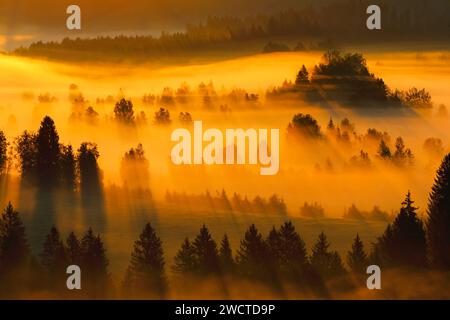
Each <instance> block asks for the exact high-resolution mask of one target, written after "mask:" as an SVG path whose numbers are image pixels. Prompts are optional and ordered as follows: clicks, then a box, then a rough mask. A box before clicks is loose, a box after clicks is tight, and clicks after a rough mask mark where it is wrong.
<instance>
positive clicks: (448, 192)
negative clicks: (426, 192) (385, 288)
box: [427, 153, 450, 269]
mask: <svg viewBox="0 0 450 320" xmlns="http://www.w3.org/2000/svg"><path fill="white" fill-rule="evenodd" d="M427 211H428V220H427V232H428V233H427V235H428V243H429V253H430V260H431V263H432V265H433V266H435V267H437V268H440V269H450V153H449V154H447V155H446V156H445V157H444V159H443V160H442V164H441V166H440V167H439V169H438V171H437V174H436V178H435V179H434V185H433V187H432V188H431V193H430V196H429V200H428V210H427Z"/></svg>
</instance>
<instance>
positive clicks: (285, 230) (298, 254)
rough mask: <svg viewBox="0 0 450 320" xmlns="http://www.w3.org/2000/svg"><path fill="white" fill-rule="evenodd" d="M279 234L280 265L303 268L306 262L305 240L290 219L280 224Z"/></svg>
mask: <svg viewBox="0 0 450 320" xmlns="http://www.w3.org/2000/svg"><path fill="white" fill-rule="evenodd" d="M279 236H280V246H279V250H280V253H279V255H280V263H281V265H282V266H286V267H288V268H296V269H297V268H304V267H305V266H306V265H307V264H308V257H307V252H306V246H305V242H304V241H303V239H302V238H301V237H300V235H299V234H298V233H297V232H296V231H295V227H294V225H293V224H292V222H291V221H289V222H286V223H284V224H283V225H282V226H281V228H280V231H279Z"/></svg>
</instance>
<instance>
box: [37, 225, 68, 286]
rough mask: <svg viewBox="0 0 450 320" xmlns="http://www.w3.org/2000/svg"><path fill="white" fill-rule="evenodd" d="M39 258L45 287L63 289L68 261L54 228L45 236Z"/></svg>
mask: <svg viewBox="0 0 450 320" xmlns="http://www.w3.org/2000/svg"><path fill="white" fill-rule="evenodd" d="M40 257H41V265H42V267H43V268H44V270H45V272H46V280H47V281H46V283H47V286H48V287H49V288H50V289H65V288H66V286H65V285H66V283H65V279H66V268H67V266H68V261H67V256H66V251H65V248H64V244H63V242H62V240H61V238H60V236H59V232H58V230H57V229H56V228H55V227H52V228H51V229H50V232H49V233H48V235H47V236H46V238H45V242H44V246H43V250H42V252H41V254H40Z"/></svg>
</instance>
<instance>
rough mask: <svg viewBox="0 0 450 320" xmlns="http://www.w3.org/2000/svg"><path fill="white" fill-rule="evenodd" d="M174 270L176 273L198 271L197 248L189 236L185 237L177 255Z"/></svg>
mask: <svg viewBox="0 0 450 320" xmlns="http://www.w3.org/2000/svg"><path fill="white" fill-rule="evenodd" d="M174 261H175V264H174V265H173V267H172V270H173V271H174V272H176V273H182V274H188V273H191V274H192V273H194V272H195V271H196V265H197V261H196V257H195V250H194V247H193V246H192V244H191V242H190V241H189V239H188V238H186V239H184V241H183V244H182V245H181V248H180V250H179V251H178V252H177V254H176V256H175V259H174Z"/></svg>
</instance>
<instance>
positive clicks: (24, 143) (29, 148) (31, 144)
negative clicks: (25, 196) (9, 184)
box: [14, 131, 37, 186]
mask: <svg viewBox="0 0 450 320" xmlns="http://www.w3.org/2000/svg"><path fill="white" fill-rule="evenodd" d="M14 144H15V151H16V153H17V155H18V162H19V163H18V164H19V171H20V176H21V184H22V185H26V186H28V185H32V184H34V183H36V181H37V137H36V134H34V133H30V132H28V131H24V132H23V133H22V134H21V135H20V136H19V137H17V138H16V140H15V142H14Z"/></svg>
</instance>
